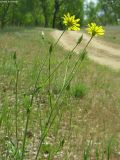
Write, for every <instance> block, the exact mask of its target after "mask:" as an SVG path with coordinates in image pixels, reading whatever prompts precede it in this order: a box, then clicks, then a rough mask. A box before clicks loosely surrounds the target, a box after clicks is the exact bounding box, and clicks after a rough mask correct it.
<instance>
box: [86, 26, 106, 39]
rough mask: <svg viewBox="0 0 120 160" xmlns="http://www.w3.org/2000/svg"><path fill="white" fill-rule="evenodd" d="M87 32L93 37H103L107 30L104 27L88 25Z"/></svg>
mask: <svg viewBox="0 0 120 160" xmlns="http://www.w3.org/2000/svg"><path fill="white" fill-rule="evenodd" d="M87 31H88V33H89V34H91V35H92V36H97V35H100V36H102V35H104V33H105V30H104V29H103V27H102V26H97V25H96V23H91V24H88V28H87Z"/></svg>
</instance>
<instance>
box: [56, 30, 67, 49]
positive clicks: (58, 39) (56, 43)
mask: <svg viewBox="0 0 120 160" xmlns="http://www.w3.org/2000/svg"><path fill="white" fill-rule="evenodd" d="M64 33H65V30H64V31H63V32H62V33H61V35H60V37H59V38H58V40H57V41H56V42H55V43H54V45H53V48H55V47H56V45H57V44H58V42H59V40H60V39H61V37H62V36H63V34H64Z"/></svg>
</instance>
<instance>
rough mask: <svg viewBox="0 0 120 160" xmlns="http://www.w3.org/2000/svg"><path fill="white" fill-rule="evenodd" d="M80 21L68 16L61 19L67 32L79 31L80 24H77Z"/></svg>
mask: <svg viewBox="0 0 120 160" xmlns="http://www.w3.org/2000/svg"><path fill="white" fill-rule="evenodd" d="M79 21H80V19H75V16H74V15H73V16H70V14H69V13H68V14H66V15H64V17H63V24H64V25H65V26H67V28H68V30H73V31H78V30H80V24H79V23H78V22H79Z"/></svg>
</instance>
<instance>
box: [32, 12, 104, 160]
mask: <svg viewBox="0 0 120 160" xmlns="http://www.w3.org/2000/svg"><path fill="white" fill-rule="evenodd" d="M79 21H80V19H75V16H74V15H73V16H71V15H70V13H68V14H66V15H64V17H63V24H64V25H65V27H66V30H73V31H79V30H80V24H79V23H78V22H79ZM66 30H64V31H63V32H62V34H61V35H60V37H59V38H58V40H57V42H56V43H55V44H51V46H50V49H49V77H48V79H47V80H48V81H49V96H50V98H49V104H50V108H51V112H50V114H49V117H48V120H47V123H46V125H45V128H44V131H43V134H42V135H41V140H40V142H39V145H38V151H37V154H36V158H35V160H37V159H38V157H39V153H40V151H41V147H42V144H43V143H44V140H45V138H46V137H47V135H48V133H49V130H50V128H51V126H52V125H53V124H54V122H55V119H56V117H57V115H58V112H59V110H60V106H59V101H60V99H61V97H62V94H63V92H64V90H65V89H66V88H67V87H68V85H69V84H70V82H71V81H72V79H73V78H74V75H75V73H76V72H77V70H78V68H79V66H80V65H81V63H82V61H83V60H84V58H85V55H86V53H87V52H86V49H87V47H88V45H89V43H90V42H91V40H92V39H93V37H94V36H97V35H104V29H103V28H102V26H97V25H96V24H95V23H91V24H88V28H87V31H88V33H89V34H90V35H91V37H90V39H89V41H88V42H87V44H86V46H85V47H84V49H83V51H82V52H81V54H80V55H79V57H78V59H77V61H76V63H75V64H74V66H73V68H71V71H70V73H69V74H68V67H69V62H70V60H71V58H72V56H73V54H74V50H75V49H76V48H77V46H78V45H79V44H80V43H81V42H82V40H83V35H82V36H81V37H80V38H79V39H78V42H77V43H76V45H75V46H74V47H73V49H72V50H71V51H70V52H69V54H68V55H67V56H66V57H65V58H64V60H63V61H61V62H60V63H59V64H58V66H57V67H56V68H55V70H54V71H53V72H52V73H51V70H50V56H51V54H52V52H53V50H54V48H55V46H56V45H57V43H58V42H59V40H60V39H61V37H62V36H63V34H64V33H65V31H66ZM65 60H67V63H66V67H65V74H64V78H63V85H62V88H61V90H60V92H59V95H58V97H57V98H56V100H55V102H54V104H52V103H51V101H52V99H51V97H52V96H51V92H50V88H51V87H50V86H51V80H50V79H51V76H53V75H54V73H55V72H56V71H57V70H58V68H59V67H60V66H61V65H62V64H63V62H64V61H65Z"/></svg>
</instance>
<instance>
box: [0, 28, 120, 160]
mask: <svg viewBox="0 0 120 160" xmlns="http://www.w3.org/2000/svg"><path fill="white" fill-rule="evenodd" d="M42 30H44V32H45V39H44V40H42V38H41V31H42ZM50 31H51V30H50V29H42V28H29V29H28V28H21V29H19V28H18V29H15V30H14V29H10V30H9V29H7V30H5V31H4V32H1V33H0V125H1V129H0V156H1V157H0V159H2V160H4V159H5V156H7V159H8V160H9V159H10V158H11V157H12V159H13V155H12V154H14V150H15V148H14V145H12V144H11V141H12V142H15V83H16V67H15V64H14V59H13V55H14V52H16V54H17V63H18V67H19V77H18V122H19V123H18V139H19V146H20V147H22V145H21V143H22V140H23V131H24V126H25V121H26V107H28V105H27V104H28V103H29V98H30V96H31V94H32V91H33V86H34V83H35V79H36V76H37V74H38V68H39V65H40V64H42V63H43V60H44V59H46V55H47V54H48V48H49V46H50V43H51V41H53V39H52V38H51V36H50V34H49V32H50ZM107 38H109V34H108V37H107ZM66 54H67V51H64V49H63V48H61V47H59V46H57V47H56V49H55V52H54V53H53V55H52V56H51V58H52V64H51V66H52V70H53V69H54V68H55V66H57V64H58V63H59V62H60V61H61V60H62V59H63V58H64V57H65V55H66ZM76 59H77V55H75V56H74V57H73V58H72V59H71V62H70V64H69V71H70V70H71V67H72V66H73V65H74V63H75V60H76ZM46 60H47V59H46ZM64 71H65V63H63V65H62V66H61V67H60V68H59V70H58V71H57V72H56V73H55V76H54V78H53V79H52V99H53V102H54V101H55V99H56V97H57V96H58V93H59V90H60V89H61V87H62V83H63V77H64ZM47 75H48V60H47V62H46V65H45V66H44V67H43V70H42V73H41V76H40V79H39V83H38V87H41V86H42V85H43V84H44V81H45V80H46V77H47ZM83 84H84V85H83ZM48 87H49V85H48V83H46V85H45V87H44V88H40V90H38V94H37V95H36V97H35V99H34V105H33V108H32V112H31V116H30V124H29V129H28V132H27V143H26V146H27V151H26V154H25V155H26V157H27V159H30V160H34V157H35V153H36V149H37V147H38V142H39V140H40V135H41V132H42V130H43V128H44V125H45V124H46V122H47V118H48V115H49V107H48V106H49V100H48V95H49V93H48ZM119 87H120V71H114V70H112V69H109V68H107V67H105V66H101V65H99V64H96V63H94V62H93V61H91V60H89V59H88V58H86V59H85V60H84V62H83V63H82V65H81V66H80V67H79V69H78V72H77V74H76V75H75V77H74V79H73V80H72V82H71V84H70V86H69V89H66V91H65V92H64V94H63V96H62V98H61V100H60V102H59V105H60V110H59V112H58V116H57V118H56V120H55V123H54V125H53V126H52V128H51V129H50V133H49V135H48V136H47V138H46V140H45V142H44V145H43V146H42V150H41V154H40V156H41V159H42V160H44V159H48V158H45V157H49V159H51V160H53V159H57V160H64V159H65V160H66V159H68V160H73V159H75V160H80V159H84V160H85V159H90V158H93V159H95V157H99V158H100V159H103V160H105V159H106V158H109V155H110V159H111V160H112V159H114V160H118V159H119V158H120V153H119V151H120V141H119V136H120V123H119V119H120V89H119ZM86 89H87V93H86ZM71 93H72V94H71ZM76 94H77V98H76V96H75V95H76ZM81 94H82V98H81ZM73 95H74V96H73ZM58 129H59V130H58ZM63 142H64V145H63V147H61V144H62V143H63ZM60 147H61V149H59V148H60ZM8 152H9V155H11V157H8ZM53 155H55V156H53ZM53 157H54V158H53ZM18 159H19V158H18ZM96 159H97V158H96Z"/></svg>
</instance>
